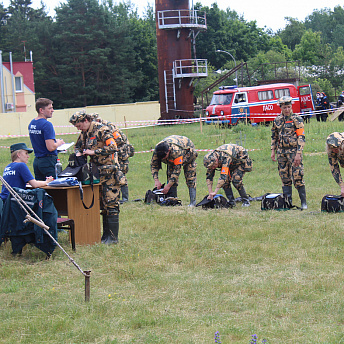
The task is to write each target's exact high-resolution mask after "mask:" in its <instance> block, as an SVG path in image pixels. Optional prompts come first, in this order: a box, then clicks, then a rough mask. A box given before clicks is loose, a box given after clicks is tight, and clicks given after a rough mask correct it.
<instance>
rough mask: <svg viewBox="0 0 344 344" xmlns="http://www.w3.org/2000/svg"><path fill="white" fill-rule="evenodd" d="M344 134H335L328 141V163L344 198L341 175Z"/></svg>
mask: <svg viewBox="0 0 344 344" xmlns="http://www.w3.org/2000/svg"><path fill="white" fill-rule="evenodd" d="M343 143H344V133H338V132H334V133H332V134H330V135H329V136H328V137H327V139H326V148H327V156H328V162H329V164H330V169H331V173H332V175H333V178H334V180H335V181H336V183H337V184H338V185H339V187H340V194H341V195H342V196H344V182H343V179H342V175H341V173H340V168H339V165H340V166H341V167H344V147H343Z"/></svg>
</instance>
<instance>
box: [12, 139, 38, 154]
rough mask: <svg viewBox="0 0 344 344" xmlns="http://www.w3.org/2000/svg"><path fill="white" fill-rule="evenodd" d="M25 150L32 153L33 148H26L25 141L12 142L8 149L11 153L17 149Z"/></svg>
mask: <svg viewBox="0 0 344 344" xmlns="http://www.w3.org/2000/svg"><path fill="white" fill-rule="evenodd" d="M21 149H23V150H26V151H28V152H29V153H32V152H33V149H32V148H28V147H27V145H26V143H24V142H21V143H15V144H13V145H12V146H11V147H10V150H11V153H13V152H15V151H17V150H21Z"/></svg>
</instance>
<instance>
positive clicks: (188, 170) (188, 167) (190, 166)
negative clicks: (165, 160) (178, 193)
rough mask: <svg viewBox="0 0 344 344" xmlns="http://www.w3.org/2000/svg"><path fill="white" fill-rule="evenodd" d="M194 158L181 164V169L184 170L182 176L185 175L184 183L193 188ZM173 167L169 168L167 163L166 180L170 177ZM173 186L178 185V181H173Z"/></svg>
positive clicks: (194, 178) (194, 179)
mask: <svg viewBox="0 0 344 344" xmlns="http://www.w3.org/2000/svg"><path fill="white" fill-rule="evenodd" d="M196 166H197V163H196V158H195V159H194V160H192V161H190V162H189V163H187V164H185V165H183V170H184V176H185V181H186V185H187V186H188V188H195V187H196ZM172 170H173V168H171V167H170V166H169V165H167V172H166V173H167V180H169V179H170V177H171V174H172ZM173 186H178V182H176V183H174V185H173Z"/></svg>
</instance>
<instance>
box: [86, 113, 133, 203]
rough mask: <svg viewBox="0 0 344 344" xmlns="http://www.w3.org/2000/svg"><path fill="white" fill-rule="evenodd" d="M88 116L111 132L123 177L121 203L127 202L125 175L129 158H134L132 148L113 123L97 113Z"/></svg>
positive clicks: (127, 193)
mask: <svg viewBox="0 0 344 344" xmlns="http://www.w3.org/2000/svg"><path fill="white" fill-rule="evenodd" d="M90 116H92V118H93V120H94V121H96V122H99V123H102V124H104V125H107V126H108V127H109V128H110V129H111V130H112V133H113V137H114V139H115V141H116V144H117V148H118V162H119V165H120V168H121V171H122V172H123V174H124V177H125V185H122V186H121V193H122V200H121V203H122V202H128V201H129V189H128V180H127V177H126V175H127V173H128V171H129V158H130V157H132V156H134V147H133V146H132V145H131V144H130V142H129V140H128V138H127V136H126V135H125V134H124V133H123V131H122V130H120V129H119V128H117V126H116V125H115V124H114V123H112V122H109V121H107V120H105V119H102V118H101V117H100V116H99V114H97V113H91V114H90Z"/></svg>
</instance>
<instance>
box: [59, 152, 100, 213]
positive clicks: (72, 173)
mask: <svg viewBox="0 0 344 344" xmlns="http://www.w3.org/2000/svg"><path fill="white" fill-rule="evenodd" d="M58 177H59V178H66V177H76V178H77V179H78V181H79V182H80V185H79V188H80V198H81V201H82V205H83V206H84V208H85V209H90V208H92V207H93V204H94V192H93V183H99V170H98V167H97V166H96V165H95V164H92V163H88V162H87V157H86V156H84V155H81V156H77V155H76V154H75V153H72V154H71V155H70V156H69V161H68V166H67V167H66V168H65V169H64V170H63V171H62V172H61V173H59V175H58ZM81 183H82V184H89V185H91V188H92V192H93V197H92V202H91V205H90V206H89V207H87V206H86V204H85V203H84V193H83V190H82V186H81Z"/></svg>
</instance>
